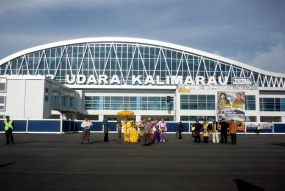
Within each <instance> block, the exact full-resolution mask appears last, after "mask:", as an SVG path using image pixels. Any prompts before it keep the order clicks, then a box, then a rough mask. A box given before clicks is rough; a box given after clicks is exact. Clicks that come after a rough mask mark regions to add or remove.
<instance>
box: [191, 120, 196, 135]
mask: <svg viewBox="0 0 285 191" xmlns="http://www.w3.org/2000/svg"><path fill="white" fill-rule="evenodd" d="M191 131H192V137H194V131H195V125H194V123H192V127H191Z"/></svg>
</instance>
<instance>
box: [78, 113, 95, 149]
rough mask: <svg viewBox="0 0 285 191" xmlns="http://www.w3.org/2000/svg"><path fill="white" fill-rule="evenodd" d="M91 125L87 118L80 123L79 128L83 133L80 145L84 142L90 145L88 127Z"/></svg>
mask: <svg viewBox="0 0 285 191" xmlns="http://www.w3.org/2000/svg"><path fill="white" fill-rule="evenodd" d="M92 125H93V124H92V123H91V122H90V120H89V119H88V117H85V119H84V121H83V122H82V123H81V127H82V128H83V133H82V137H81V144H83V143H84V141H85V140H86V141H87V144H90V142H89V138H90V127H91V126H92Z"/></svg>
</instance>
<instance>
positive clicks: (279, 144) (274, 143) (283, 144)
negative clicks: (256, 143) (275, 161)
mask: <svg viewBox="0 0 285 191" xmlns="http://www.w3.org/2000/svg"><path fill="white" fill-rule="evenodd" d="M271 145H277V146H282V147H285V143H279V142H273V143H271Z"/></svg>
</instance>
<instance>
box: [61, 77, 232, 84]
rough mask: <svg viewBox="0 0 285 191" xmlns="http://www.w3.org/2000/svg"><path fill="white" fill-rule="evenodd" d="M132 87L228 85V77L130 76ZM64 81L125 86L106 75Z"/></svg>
mask: <svg viewBox="0 0 285 191" xmlns="http://www.w3.org/2000/svg"><path fill="white" fill-rule="evenodd" d="M131 79H132V85H150V84H151V85H179V84H185V85H186V84H189V85H226V84H227V83H228V77H224V79H222V77H220V76H219V77H218V79H216V78H215V77H214V76H210V77H209V78H208V80H206V79H205V77H204V76H196V78H195V79H193V78H192V77H191V76H187V77H186V78H185V79H183V77H182V76H166V77H165V78H163V79H162V78H161V77H160V76H146V77H145V79H144V78H143V76H142V75H138V76H135V75H133V76H132V78H131ZM65 81H66V83H67V84H79V85H80V84H82V85H83V84H86V85H89V84H97V85H127V81H124V80H123V79H122V78H121V79H120V78H119V76H118V75H113V76H112V77H111V78H109V77H108V76H107V75H98V76H96V77H95V76H94V75H90V76H88V77H86V76H85V75H71V76H70V75H66V77H65Z"/></svg>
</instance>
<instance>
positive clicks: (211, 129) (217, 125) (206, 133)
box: [192, 118, 237, 144]
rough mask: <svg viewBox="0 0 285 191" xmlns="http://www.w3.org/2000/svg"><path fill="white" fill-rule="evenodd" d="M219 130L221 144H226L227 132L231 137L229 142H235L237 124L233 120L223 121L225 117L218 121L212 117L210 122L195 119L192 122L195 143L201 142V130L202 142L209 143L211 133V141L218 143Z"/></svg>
mask: <svg viewBox="0 0 285 191" xmlns="http://www.w3.org/2000/svg"><path fill="white" fill-rule="evenodd" d="M219 131H220V132H221V144H227V142H228V140H227V139H228V138H227V136H228V134H230V137H231V144H236V142H237V139H236V131H237V125H236V124H235V122H234V120H230V122H227V121H225V118H223V119H222V120H221V121H220V122H217V121H216V119H213V121H212V123H209V122H207V120H204V121H203V123H199V121H196V123H194V124H192V136H193V137H194V142H195V143H200V142H201V137H200V134H201V132H202V136H203V142H204V143H209V137H210V134H212V141H213V143H219Z"/></svg>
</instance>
